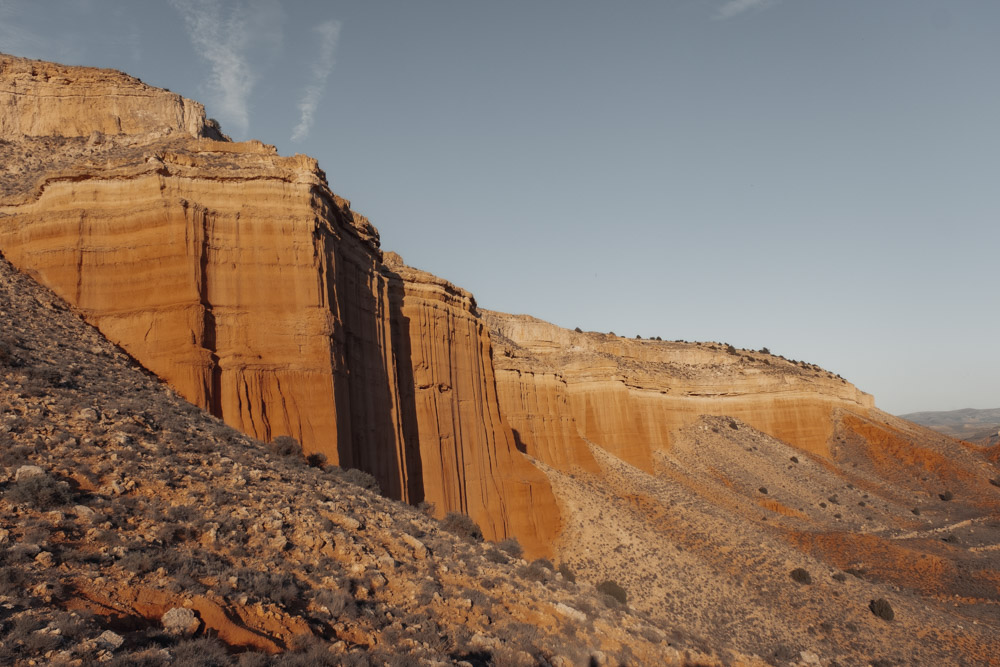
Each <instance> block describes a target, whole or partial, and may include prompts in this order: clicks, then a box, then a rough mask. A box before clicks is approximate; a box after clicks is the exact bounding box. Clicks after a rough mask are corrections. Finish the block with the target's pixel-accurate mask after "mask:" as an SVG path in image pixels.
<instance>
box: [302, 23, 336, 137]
mask: <svg viewBox="0 0 1000 667" xmlns="http://www.w3.org/2000/svg"><path fill="white" fill-rule="evenodd" d="M315 30H316V32H318V33H319V39H320V42H319V54H318V55H317V56H316V58H315V60H313V64H312V81H311V82H310V83H309V85H308V86H306V89H305V92H304V93H303V94H302V98H301V99H300V100H299V114H300V115H299V122H298V125H296V126H295V127H294V128H293V129H292V141H302V140H303V139H305V138H306V137H307V136H309V130H311V129H312V126H313V121H314V120H315V117H316V109H317V107H319V102H320V100H321V99H322V98H323V93H324V92H325V91H326V80H327V79H328V78H330V73H331V72H333V65H334V58H333V54H334V52H335V51H336V50H337V40H338V39H339V38H340V21H327V22H325V23H321V24H319V25H318V26H316V28H315Z"/></svg>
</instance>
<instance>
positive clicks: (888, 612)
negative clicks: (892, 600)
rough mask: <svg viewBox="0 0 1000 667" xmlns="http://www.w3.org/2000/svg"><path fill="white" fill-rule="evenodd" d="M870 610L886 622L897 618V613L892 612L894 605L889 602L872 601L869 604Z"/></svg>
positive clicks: (881, 600) (880, 599) (882, 600)
mask: <svg viewBox="0 0 1000 667" xmlns="http://www.w3.org/2000/svg"><path fill="white" fill-rule="evenodd" d="M868 608H869V609H870V610H871V612H872V613H873V614H875V615H876V616H878V617H879V618H881V619H882V620H884V621H891V620H892V619H894V618H896V613H895V612H894V611H893V610H892V605H891V604H889V601H888V600H885V599H883V598H879V599H878V600H872V601H871V602H869V603H868Z"/></svg>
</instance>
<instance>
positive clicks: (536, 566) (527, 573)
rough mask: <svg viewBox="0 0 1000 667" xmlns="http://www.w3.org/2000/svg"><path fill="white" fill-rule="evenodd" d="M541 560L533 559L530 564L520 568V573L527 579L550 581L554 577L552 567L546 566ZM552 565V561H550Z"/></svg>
mask: <svg viewBox="0 0 1000 667" xmlns="http://www.w3.org/2000/svg"><path fill="white" fill-rule="evenodd" d="M540 560H542V559H539V560H536V561H533V562H531V563H529V564H528V565H526V566H524V567H522V568H520V569H519V570H518V574H520V575H521V576H522V577H524V578H525V579H527V580H528V581H548V580H549V579H551V578H552V568H548V567H545V566H544V565H542V564H541V563H539V561H540ZM549 564H550V565H551V563H549Z"/></svg>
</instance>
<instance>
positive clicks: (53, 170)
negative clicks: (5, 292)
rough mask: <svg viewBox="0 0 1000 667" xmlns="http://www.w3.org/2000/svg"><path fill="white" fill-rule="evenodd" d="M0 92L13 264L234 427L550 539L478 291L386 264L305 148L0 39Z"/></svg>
mask: <svg viewBox="0 0 1000 667" xmlns="http://www.w3.org/2000/svg"><path fill="white" fill-rule="evenodd" d="M87 100H92V103H90V104H84V103H83V102H82V101H87ZM0 108H3V109H4V113H5V120H4V125H3V133H4V134H3V136H4V141H3V142H2V143H0V164H2V165H4V167H3V169H4V173H3V188H2V189H0V250H2V251H3V253H4V255H5V256H6V257H7V258H8V259H9V260H10V261H11V262H12V263H13V264H14V265H16V266H17V267H18V268H20V269H21V270H24V271H26V272H28V273H30V274H31V275H32V276H34V277H35V278H36V279H38V280H39V281H40V282H42V283H43V284H45V285H47V286H49V287H50V288H52V289H53V290H54V291H55V292H56V293H57V294H59V296H61V297H62V298H64V299H65V300H67V301H68V302H69V303H71V304H72V305H73V306H75V307H77V308H79V309H80V311H81V312H82V313H83V315H84V316H85V317H86V319H87V320H88V321H89V322H91V323H92V324H94V325H95V326H97V327H98V328H99V329H100V330H101V332H102V333H104V334H105V335H106V336H107V337H108V338H109V339H110V340H112V341H113V342H115V343H117V344H119V345H121V346H122V347H123V348H124V349H125V350H127V351H128V352H129V353H130V354H131V355H132V356H134V357H135V358H136V359H137V360H139V361H140V362H141V363H142V364H143V365H144V366H145V367H146V368H148V369H149V370H151V371H152V372H153V373H155V374H156V375H158V376H160V377H161V378H163V379H164V380H166V381H167V382H169V383H170V384H171V385H172V386H173V387H174V388H175V389H177V391H178V392H179V393H180V394H181V395H183V396H184V397H185V398H187V399H188V400H189V401H191V402H192V403H194V404H196V405H198V406H200V407H202V408H204V409H206V410H209V411H210V412H211V413H212V414H214V415H216V416H218V417H220V418H222V419H223V420H225V421H226V423H228V424H230V425H232V426H234V427H235V428H238V429H239V430H241V431H243V432H245V433H247V434H250V435H252V436H254V437H256V438H259V439H262V440H270V439H272V438H274V437H275V436H278V435H291V436H293V437H295V438H297V439H298V440H299V441H300V442H301V443H302V444H303V447H304V449H305V451H306V452H307V453H321V454H324V455H325V456H326V457H327V459H328V460H329V461H330V462H331V463H335V464H338V465H341V466H343V467H356V468H361V469H363V470H367V471H369V472H372V473H373V474H375V476H376V477H377V479H378V480H379V482H380V484H381V486H382V488H383V490H384V491H385V492H386V493H387V494H388V495H390V496H391V497H395V498H400V499H403V500H406V501H409V502H419V501H421V500H424V499H425V498H426V499H429V500H432V501H433V502H434V503H435V505H436V510H437V512H438V513H439V514H443V513H444V512H447V511H450V510H458V511H462V512H466V513H468V514H469V515H470V516H472V517H473V518H474V519H475V520H476V521H477V522H479V523H480V525H481V526H482V528H483V530H484V533H485V534H486V536H487V537H490V538H503V537H506V536H508V535H512V534H516V535H518V536H519V537H520V538H521V540H522V543H523V544H524V545H525V547H526V549H528V551H529V553H532V554H547V553H549V550H548V549H549V547H548V546H547V543H546V542H545V541H544V540H543V537H542V534H543V533H542V532H541V531H542V530H543V529H544V530H551V529H553V528H554V527H557V526H558V512H557V510H555V507H554V500H553V499H552V495H551V491H550V490H549V487H548V483H547V481H546V480H545V479H544V477H542V476H541V475H540V474H539V473H538V472H537V471H535V470H534V469H533V468H532V467H531V466H530V464H529V463H528V462H527V460H526V459H524V457H523V456H522V455H521V454H520V453H519V452H517V451H516V449H514V445H513V437H512V434H511V432H510V429H509V427H508V426H506V424H505V423H504V422H503V420H502V419H501V418H500V416H499V407H498V405H497V402H496V397H495V389H494V384H493V383H494V380H493V377H492V369H491V364H490V346H489V338H488V337H487V335H486V334H485V330H484V327H483V325H482V323H481V322H480V321H479V319H478V316H477V314H476V311H475V306H474V302H473V301H472V299H471V297H470V296H468V295H464V296H463V295H462V293H460V292H459V291H456V290H454V289H451V290H449V289H445V288H444V287H442V285H443V284H444V283H443V281H436V279H433V277H431V276H429V274H423V273H419V272H415V271H409V270H407V269H406V268H405V267H402V266H401V264H400V263H399V262H396V263H395V264H394V265H393V266H394V267H395V270H390V269H388V268H387V267H386V266H385V265H384V264H383V262H382V253H381V251H380V249H379V237H378V232H377V231H376V230H375V228H374V227H373V226H372V225H371V224H370V223H369V221H368V220H367V219H366V218H364V217H363V216H361V215H359V214H357V213H355V212H353V211H352V210H351V209H350V205H349V202H347V201H346V200H344V199H341V198H340V197H338V196H337V195H335V194H334V193H333V192H332V191H331V190H330V188H329V186H328V184H327V182H326V178H325V175H324V174H323V172H322V171H321V170H320V169H319V167H318V165H317V164H316V162H315V160H313V159H311V158H308V157H305V156H301V155H296V156H294V157H281V156H279V155H277V153H276V151H275V150H274V148H273V147H270V146H266V145H264V144H261V143H259V142H246V143H231V142H228V141H218V140H213V139H211V138H206V136H205V135H206V134H211V130H212V129H213V127H212V125H211V123H208V121H206V119H205V117H204V110H203V108H202V107H201V106H200V105H198V104H196V103H193V102H190V101H189V100H184V99H183V98H180V97H179V96H176V95H173V94H171V93H167V92H165V91H158V90H156V89H153V88H150V87H148V86H145V85H144V84H142V83H141V82H139V81H138V80H136V79H133V78H131V77H127V76H125V75H123V74H121V73H119V72H114V71H108V70H96V69H87V68H68V67H63V66H59V65H53V64H51V63H42V62H37V61H25V60H22V59H17V58H11V57H9V56H0ZM8 112H9V113H8ZM206 128H207V129H206ZM219 136H221V135H219ZM83 137H87V139H83ZM408 332H409V333H408ZM426 336H433V340H430V339H425V337H426ZM414 381H417V382H419V383H424V382H425V381H426V382H427V384H426V385H424V384H418V385H414V384H413V382H414ZM442 388H447V389H442ZM446 413H448V414H450V415H451V416H447V415H446Z"/></svg>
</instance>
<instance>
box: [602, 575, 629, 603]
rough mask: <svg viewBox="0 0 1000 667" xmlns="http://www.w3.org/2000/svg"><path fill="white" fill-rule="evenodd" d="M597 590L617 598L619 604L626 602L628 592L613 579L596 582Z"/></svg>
mask: <svg viewBox="0 0 1000 667" xmlns="http://www.w3.org/2000/svg"><path fill="white" fill-rule="evenodd" d="M597 590H598V591H599V592H601V593H604V594H605V595H607V596H608V597H610V598H613V599H615V600H617V601H618V602H619V603H620V604H626V603H627V602H628V593H626V592H625V589H624V588H622V587H621V586H619V585H618V584H616V583H615V582H613V581H610V580H607V581H602V582H601V583H599V584H597Z"/></svg>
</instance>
